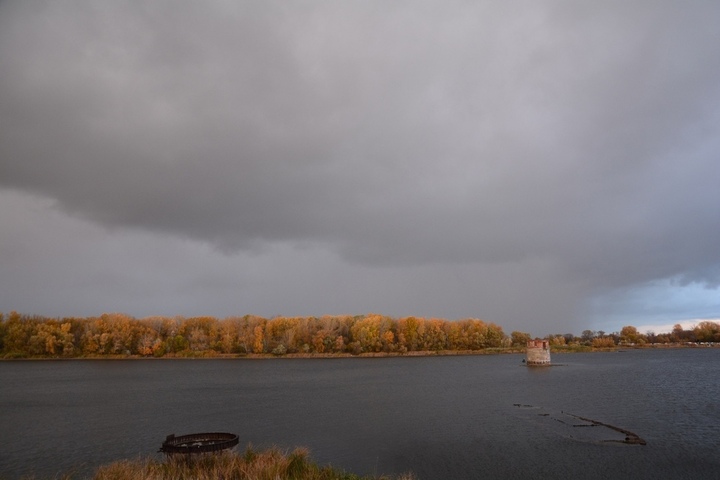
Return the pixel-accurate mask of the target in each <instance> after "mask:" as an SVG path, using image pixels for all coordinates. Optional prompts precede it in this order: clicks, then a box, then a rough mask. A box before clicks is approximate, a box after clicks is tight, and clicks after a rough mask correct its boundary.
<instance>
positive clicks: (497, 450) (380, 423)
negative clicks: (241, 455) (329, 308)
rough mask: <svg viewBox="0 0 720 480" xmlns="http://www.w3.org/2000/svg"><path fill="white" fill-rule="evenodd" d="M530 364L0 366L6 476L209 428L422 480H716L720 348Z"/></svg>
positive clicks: (42, 471)
mask: <svg viewBox="0 0 720 480" xmlns="http://www.w3.org/2000/svg"><path fill="white" fill-rule="evenodd" d="M522 358H523V357H522V356H521V355H487V356H485V355H478V356H456V357H452V356H449V357H407V358H404V357H401V358H342V359H282V358H279V359H264V360H249V359H232V360H76V361H12V362H0V478H4V479H14V478H20V477H21V476H23V475H29V474H33V475H37V476H38V477H39V478H51V477H53V476H54V475H56V474H58V473H61V472H73V471H74V472H77V473H78V474H79V476H88V475H89V474H90V472H92V470H93V468H95V467H96V466H97V465H100V464H103V463H107V462H110V461H113V460H117V459H123V458H135V457H137V456H140V455H158V456H159V455H160V454H157V453H155V452H156V451H157V449H158V448H159V447H160V444H161V443H162V441H163V440H164V438H165V436H166V435H168V434H170V433H175V434H178V435H180V434H186V433H194V432H203V431H228V432H232V433H236V434H238V435H239V437H240V446H239V447H237V448H239V449H241V450H243V449H244V448H245V446H247V445H248V444H252V445H253V446H254V447H255V448H258V449H260V448H265V447H269V446H273V445H275V446H278V447H280V448H282V449H292V448H294V447H296V446H304V447H307V448H309V449H310V452H311V458H312V459H313V460H315V461H317V462H318V463H321V464H326V463H331V464H333V465H334V466H336V467H339V468H342V469H345V470H348V471H352V472H355V473H359V474H370V475H380V474H399V473H402V472H407V471H412V472H413V473H414V474H415V476H416V477H417V478H418V479H419V480H440V479H442V480H446V479H482V478H488V479H495V478H518V479H524V478H579V479H581V478H589V479H592V478H603V479H604V478H633V479H645V478H647V479H650V478H653V479H657V478H693V479H696V478H718V476H720V448H719V447H720V349H715V348H697V349H690V348H687V349H668V350H630V351H626V352H612V353H578V354H565V355H554V356H553V362H554V364H555V366H553V367H545V368H543V367H539V368H528V367H524V366H522V363H521V360H522ZM570 414H572V415H577V416H581V417H584V418H588V419H594V420H597V421H599V422H602V423H604V424H607V425H612V426H616V427H620V428H622V429H625V430H628V431H631V432H634V433H635V434H637V435H638V436H639V437H641V438H642V439H643V440H644V441H645V442H646V445H627V444H624V443H621V442H620V441H617V440H618V439H620V440H622V437H624V435H620V437H618V432H617V431H614V430H611V429H609V428H605V427H603V426H600V425H596V426H594V427H591V426H589V425H588V426H584V427H582V426H577V427H576V426H573V425H580V424H583V423H585V424H586V425H587V422H582V421H580V420H577V419H576V417H571V416H570ZM608 440H610V441H608ZM158 458H160V457H158Z"/></svg>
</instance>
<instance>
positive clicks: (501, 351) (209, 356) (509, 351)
mask: <svg viewBox="0 0 720 480" xmlns="http://www.w3.org/2000/svg"><path fill="white" fill-rule="evenodd" d="M684 348H720V343H691V344H681V343H672V344H660V343H657V344H649V345H619V346H616V347H613V348H595V347H588V346H582V345H581V346H576V345H572V346H555V347H551V348H550V351H551V353H552V354H553V355H562V354H573V353H622V352H624V351H629V350H657V349H660V350H670V349H684ZM524 354H525V349H524V348H488V349H483V350H439V351H413V352H406V353H399V352H364V353H359V354H352V353H286V354H283V355H276V354H272V353H247V354H243V353H238V354H236V353H216V352H197V353H196V354H188V355H164V356H162V357H154V356H142V355H96V356H77V357H44V356H43V357H17V358H3V357H0V361H72V360H269V359H273V360H282V359H290V360H292V359H326V360H327V359H330V360H332V359H343V358H357V359H363V358H421V357H462V356H481V355H524Z"/></svg>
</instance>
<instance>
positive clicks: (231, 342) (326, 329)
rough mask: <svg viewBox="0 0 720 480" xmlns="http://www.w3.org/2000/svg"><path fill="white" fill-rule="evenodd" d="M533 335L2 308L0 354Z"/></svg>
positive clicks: (285, 350)
mask: <svg viewBox="0 0 720 480" xmlns="http://www.w3.org/2000/svg"><path fill="white" fill-rule="evenodd" d="M531 338H532V337H531V335H530V334H528V333H525V332H518V331H514V332H512V333H511V334H510V335H506V334H505V333H504V331H503V329H502V328H501V327H500V326H498V325H496V324H494V323H491V322H485V321H482V320H479V319H464V320H444V319H438V318H429V319H428V318H422V317H414V316H410V317H403V318H391V317H388V316H384V315H379V314H368V315H356V316H351V315H339V316H330V315H328V316H323V317H284V316H279V317H274V318H271V319H267V318H263V317H259V316H254V315H245V316H242V317H228V318H224V319H218V318H215V317H209V316H202V317H190V318H185V317H160V316H158V317H147V318H141V319H137V318H134V317H132V316H129V315H125V314H121V313H105V314H102V315H100V316H97V317H83V318H77V317H64V318H48V317H42V316H34V315H24V314H20V313H17V312H14V311H13V312H10V313H8V314H2V313H0V357H3V358H35V357H50V358H60V357H69V358H72V357H96V356H147V357H168V356H171V357H172V356H215V355H249V354H274V355H286V354H294V353H297V354H352V355H359V354H365V353H380V352H384V353H394V354H405V353H408V352H423V351H430V352H433V351H434V352H438V351H478V350H486V349H511V348H522V347H524V346H525V345H526V343H527V341H528V340H530V339H531ZM545 338H546V339H548V340H549V341H550V344H551V345H552V346H555V347H562V346H587V347H595V348H608V347H615V346H616V345H620V344H635V345H642V344H649V343H682V342H720V324H718V323H715V322H700V323H699V324H698V325H697V326H696V327H694V328H693V329H690V330H684V329H683V328H682V327H681V326H680V325H676V326H675V328H674V329H673V331H672V332H671V333H668V334H660V335H655V334H654V333H652V332H646V333H640V332H638V331H637V329H636V328H635V327H632V326H626V327H623V329H622V330H621V331H620V332H613V333H610V334H606V333H605V332H602V331H597V332H595V331H591V330H585V331H583V332H582V334H581V336H579V337H577V336H574V335H573V334H554V335H547V336H546V337H545Z"/></svg>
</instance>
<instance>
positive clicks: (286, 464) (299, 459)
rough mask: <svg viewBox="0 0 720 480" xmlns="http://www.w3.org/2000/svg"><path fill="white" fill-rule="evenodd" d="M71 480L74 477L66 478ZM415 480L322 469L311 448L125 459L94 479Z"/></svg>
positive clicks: (326, 467) (405, 475) (104, 470)
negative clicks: (310, 454) (313, 456)
mask: <svg viewBox="0 0 720 480" xmlns="http://www.w3.org/2000/svg"><path fill="white" fill-rule="evenodd" d="M64 478H65V480H71V479H72V478H73V477H72V476H69V477H64ZM219 478H226V479H236V480H285V479H288V480H290V479H293V480H414V478H415V477H414V476H413V475H412V474H410V473H406V474H403V475H400V476H397V477H391V476H385V475H382V476H373V477H369V476H364V477H363V476H358V475H355V474H353V473H348V472H344V471H342V470H339V469H336V468H334V467H332V466H329V465H328V466H320V465H318V464H316V463H315V462H313V461H312V460H311V459H310V456H309V453H308V450H307V449H304V448H298V449H295V450H294V451H292V452H290V453H286V452H282V451H280V450H279V449H277V448H271V449H269V450H265V451H255V450H253V448H252V447H250V446H249V447H248V448H247V449H246V450H245V452H243V453H237V452H234V451H233V452H223V453H220V454H204V455H197V456H190V457H189V458H188V457H186V456H184V455H176V456H174V457H168V458H165V457H163V458H162V459H157V458H141V459H136V460H121V461H117V462H113V463H110V464H108V465H104V466H102V467H100V468H98V469H97V470H96V472H95V474H94V475H93V477H92V479H93V480H217V479H219Z"/></svg>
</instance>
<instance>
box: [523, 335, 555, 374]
mask: <svg viewBox="0 0 720 480" xmlns="http://www.w3.org/2000/svg"><path fill="white" fill-rule="evenodd" d="M526 357H527V358H526V362H527V365H528V366H530V367H532V366H543V365H550V343H549V342H548V341H547V340H530V341H528V343H527V353H526Z"/></svg>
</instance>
